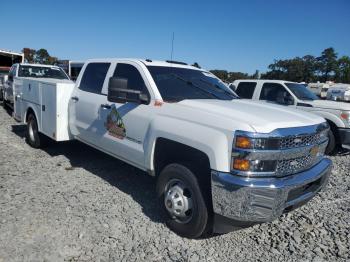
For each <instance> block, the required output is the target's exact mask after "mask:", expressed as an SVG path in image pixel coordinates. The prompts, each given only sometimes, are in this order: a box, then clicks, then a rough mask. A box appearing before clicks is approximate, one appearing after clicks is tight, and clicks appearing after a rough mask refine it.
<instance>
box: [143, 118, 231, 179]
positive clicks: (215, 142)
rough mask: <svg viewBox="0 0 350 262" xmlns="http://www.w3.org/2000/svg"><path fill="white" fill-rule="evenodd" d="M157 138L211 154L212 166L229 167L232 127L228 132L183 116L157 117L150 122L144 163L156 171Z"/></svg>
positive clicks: (221, 168) (209, 157)
mask: <svg viewBox="0 0 350 262" xmlns="http://www.w3.org/2000/svg"><path fill="white" fill-rule="evenodd" d="M157 138H166V139H169V140H172V141H174V142H178V143H182V144H185V145H187V146H190V147H193V148H195V149H197V150H199V151H201V152H203V153H204V154H206V155H207V156H208V159H209V162H210V167H211V169H214V170H220V171H223V172H229V171H230V162H231V152H232V149H231V146H230V147H229V145H232V141H233V131H232V133H227V134H226V133H225V132H223V131H222V130H219V129H214V128H212V127H210V126H204V125H199V124H197V123H193V122H189V121H186V120H182V119H176V118H169V117H167V116H159V117H157V118H156V119H154V120H153V121H152V122H151V123H150V127H149V130H148V132H147V134H146V137H145V140H144V141H145V142H146V143H145V144H144V152H145V167H146V168H147V169H148V170H150V171H151V173H152V171H154V164H153V163H154V162H153V160H154V159H153V158H154V149H155V144H156V140H157ZM228 141H230V142H229V143H228Z"/></svg>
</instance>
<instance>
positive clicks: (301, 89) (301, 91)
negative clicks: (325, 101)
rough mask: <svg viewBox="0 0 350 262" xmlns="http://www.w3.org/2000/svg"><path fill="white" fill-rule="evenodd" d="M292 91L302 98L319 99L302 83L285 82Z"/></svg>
mask: <svg viewBox="0 0 350 262" xmlns="http://www.w3.org/2000/svg"><path fill="white" fill-rule="evenodd" d="M285 84H286V86H288V88H289V89H290V91H291V92H292V93H293V94H294V95H295V96H296V97H297V98H299V99H300V100H318V99H319V98H318V97H317V96H316V95H315V94H314V93H312V92H311V91H310V90H309V89H307V88H306V87H305V86H304V85H302V84H296V83H285Z"/></svg>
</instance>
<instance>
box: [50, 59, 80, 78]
mask: <svg viewBox="0 0 350 262" xmlns="http://www.w3.org/2000/svg"><path fill="white" fill-rule="evenodd" d="M83 65H84V62H83V61H71V60H59V61H58V63H57V66H59V67H61V68H62V69H63V70H64V71H65V72H66V73H67V74H68V75H69V77H70V79H71V80H73V81H76V80H77V78H78V75H79V73H80V70H81V69H82V67H83Z"/></svg>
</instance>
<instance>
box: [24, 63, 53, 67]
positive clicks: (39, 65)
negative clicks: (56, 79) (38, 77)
mask: <svg viewBox="0 0 350 262" xmlns="http://www.w3.org/2000/svg"><path fill="white" fill-rule="evenodd" d="M19 65H24V66H32V67H50V68H52V67H55V68H58V67H59V66H56V65H44V64H29V63H20V64H19Z"/></svg>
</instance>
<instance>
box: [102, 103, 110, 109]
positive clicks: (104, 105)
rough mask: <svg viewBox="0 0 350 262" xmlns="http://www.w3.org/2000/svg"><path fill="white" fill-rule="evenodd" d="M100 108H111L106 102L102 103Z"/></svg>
mask: <svg viewBox="0 0 350 262" xmlns="http://www.w3.org/2000/svg"><path fill="white" fill-rule="evenodd" d="M101 108H103V109H111V106H110V105H108V104H102V105H101Z"/></svg>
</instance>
